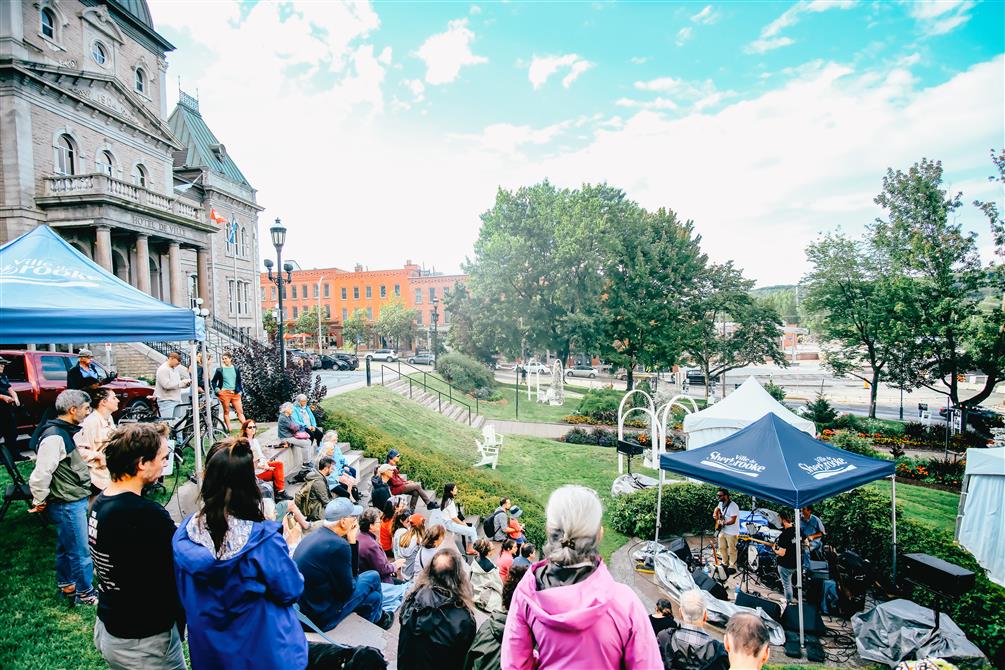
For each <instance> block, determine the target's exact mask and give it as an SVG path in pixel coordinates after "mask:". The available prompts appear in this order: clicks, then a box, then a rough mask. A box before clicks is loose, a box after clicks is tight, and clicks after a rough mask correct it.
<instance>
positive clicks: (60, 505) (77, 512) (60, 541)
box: [48, 498, 94, 597]
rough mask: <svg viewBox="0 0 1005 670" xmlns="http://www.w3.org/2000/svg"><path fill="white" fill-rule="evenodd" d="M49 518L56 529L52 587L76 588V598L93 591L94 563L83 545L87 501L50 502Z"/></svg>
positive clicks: (85, 534)
mask: <svg viewBox="0 0 1005 670" xmlns="http://www.w3.org/2000/svg"><path fill="white" fill-rule="evenodd" d="M48 511H49V518H50V519H51V520H52V523H53V525H54V526H56V584H57V585H58V586H59V587H61V588H62V587H65V586H70V585H71V584H73V585H74V586H76V587H77V597H80V596H82V595H87V594H89V593H90V592H91V591H92V590H93V588H94V587H93V582H94V564H93V563H92V562H91V551H90V549H89V548H88V546H87V498H81V499H80V500H78V501H76V502H59V501H52V502H50V503H49V508H48Z"/></svg>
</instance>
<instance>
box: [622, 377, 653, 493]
mask: <svg viewBox="0 0 1005 670" xmlns="http://www.w3.org/2000/svg"><path fill="white" fill-rule="evenodd" d="M634 393H641V394H642V395H643V397H645V399H646V407H635V406H632V407H629V408H628V411H627V412H626V411H625V402H627V400H628V399H629V398H630V397H632V394H634ZM636 410H639V411H641V410H645V411H646V412H647V413H648V414H649V416H650V426H655V425H656V404H655V403H654V402H653V398H652V396H650V395H649V394H648V393H646V392H645V391H643V390H642V389H632V390H631V391H628V392H627V393H625V395H624V397H622V398H621V403H620V404H619V405H618V439H619V440H623V439H625V419H626V418H627V417H628V415H629V414H631V413H632V412H634V411H636ZM650 432H652V431H650ZM624 473H625V455H624V454H622V453H620V452H619V453H618V474H619V475H623V474H624Z"/></svg>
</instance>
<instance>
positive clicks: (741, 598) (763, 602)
mask: <svg viewBox="0 0 1005 670" xmlns="http://www.w3.org/2000/svg"><path fill="white" fill-rule="evenodd" d="M736 604H737V605H739V606H740V607H750V608H751V609H756V608H758V607H760V608H761V609H762V610H764V613H765V614H767V615H768V616H769V617H771V618H772V619H774V620H775V621H781V620H782V606H781V605H779V604H778V603H776V602H775V601H773V600H768V599H767V598H761V597H760V596H755V595H753V594H751V593H746V592H744V591H739V592H738V593H737V594H736Z"/></svg>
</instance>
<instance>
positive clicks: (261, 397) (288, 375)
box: [233, 342, 328, 421]
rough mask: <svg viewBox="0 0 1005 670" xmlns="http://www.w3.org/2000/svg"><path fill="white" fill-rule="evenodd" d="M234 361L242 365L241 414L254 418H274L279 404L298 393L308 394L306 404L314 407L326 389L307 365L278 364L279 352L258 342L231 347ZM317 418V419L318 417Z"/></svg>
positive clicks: (263, 419)
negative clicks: (242, 411) (242, 390)
mask: <svg viewBox="0 0 1005 670" xmlns="http://www.w3.org/2000/svg"><path fill="white" fill-rule="evenodd" d="M233 354H234V364H235V365H237V366H239V367H240V368H241V369H242V375H241V382H242V384H243V386H244V393H243V394H242V397H241V401H242V403H243V405H244V414H245V416H247V418H249V419H254V420H255V421H275V420H276V417H277V416H279V406H280V405H282V404H283V403H284V402H290V401H292V400H293V399H294V398H295V397H296V396H297V395H298V394H300V393H304V394H306V395H307V402H308V404H309V405H310V406H311V407H312V408H314V407H319V406H320V402H321V400H322V399H324V397H325V395H327V393H328V389H327V387H325V386H324V385H323V384H322V383H321V377H320V375H317V376H315V375H314V374H313V373H312V372H311V370H310V368H307V367H301V366H299V365H288V366H287V367H286V369H285V370H283V369H282V366H281V365H280V364H279V352H278V351H277V350H276V349H272V348H270V347H266V346H265V345H263V344H260V343H258V342H252V343H251V345H250V346H246V347H237V348H235V349H234V350H233ZM319 421H320V419H319Z"/></svg>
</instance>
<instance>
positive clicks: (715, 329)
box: [680, 261, 788, 399]
mask: <svg viewBox="0 0 1005 670" xmlns="http://www.w3.org/2000/svg"><path fill="white" fill-rule="evenodd" d="M752 285H753V282H752V281H751V280H749V279H744V278H743V275H742V273H741V272H740V271H739V270H738V269H736V268H735V267H733V263H732V261H729V262H727V263H725V264H723V265H712V266H709V268H708V270H707V271H706V272H704V273H703V274H702V276H701V277H699V278H698V279H697V281H696V290H695V298H694V300H693V301H691V303H690V304H689V309H688V314H687V316H686V319H685V320H684V321H682V323H681V324H680V327H681V329H683V330H684V331H685V336H686V340H685V347H684V349H685V351H686V352H687V354H688V356H689V358H691V360H693V361H694V362H695V364H697V365H698V367H700V368H701V371H702V373H703V374H704V375H705V398H706V399H708V384H709V381H710V380H712V379H715V378H716V377H718V376H719V375H722V374H725V373H726V372H729V371H730V370H735V369H737V368H742V367H745V366H747V365H754V364H755V363H764V362H765V361H767V360H768V359H771V360H773V361H774V362H775V363H776V364H778V365H780V366H782V367H787V366H788V361H786V360H785V355H784V354H783V353H782V351H781V349H780V348H779V344H780V343H781V338H782V329H781V327H780V325H779V324H780V321H781V319H780V317H779V316H778V313H777V312H775V310H774V309H772V308H770V307H766V306H764V305H762V304H760V303H758V302H757V301H756V300H754V299H753V297H752V296H751V295H750V289H751V287H752Z"/></svg>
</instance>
